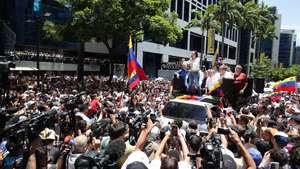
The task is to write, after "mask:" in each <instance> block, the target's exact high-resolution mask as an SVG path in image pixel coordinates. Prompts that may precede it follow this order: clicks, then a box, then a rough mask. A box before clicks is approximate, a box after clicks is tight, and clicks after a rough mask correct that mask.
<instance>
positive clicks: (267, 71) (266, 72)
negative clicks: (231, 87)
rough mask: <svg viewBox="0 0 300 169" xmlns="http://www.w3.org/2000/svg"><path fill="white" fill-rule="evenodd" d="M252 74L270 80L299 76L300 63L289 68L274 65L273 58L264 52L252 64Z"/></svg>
mask: <svg viewBox="0 0 300 169" xmlns="http://www.w3.org/2000/svg"><path fill="white" fill-rule="evenodd" d="M251 73H252V76H254V77H265V78H267V79H269V80H274V81H278V80H283V79H285V78H288V77H291V76H298V77H299V74H300V65H293V66H291V67H289V68H284V67H274V68H273V67H272V62H271V59H269V58H268V56H266V55H265V54H264V53H262V54H261V55H260V58H259V59H258V60H256V62H255V64H253V65H252V72H251Z"/></svg>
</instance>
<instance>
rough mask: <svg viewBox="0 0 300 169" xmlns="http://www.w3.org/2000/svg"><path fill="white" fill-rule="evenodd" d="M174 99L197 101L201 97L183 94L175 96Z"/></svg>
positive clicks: (201, 98)
mask: <svg viewBox="0 0 300 169" xmlns="http://www.w3.org/2000/svg"><path fill="white" fill-rule="evenodd" d="M176 99H181V100H198V101H201V100H203V97H199V96H190V95H183V96H178V97H176Z"/></svg>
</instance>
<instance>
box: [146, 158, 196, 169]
mask: <svg viewBox="0 0 300 169" xmlns="http://www.w3.org/2000/svg"><path fill="white" fill-rule="evenodd" d="M160 166H161V160H152V161H151V163H150V168H149V169H159V168H160ZM178 168H179V169H191V168H192V166H191V165H190V164H189V163H188V162H186V161H179V162H178Z"/></svg>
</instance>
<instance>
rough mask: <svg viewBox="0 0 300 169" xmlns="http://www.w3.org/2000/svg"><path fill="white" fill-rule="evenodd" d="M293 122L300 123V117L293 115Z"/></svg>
mask: <svg viewBox="0 0 300 169" xmlns="http://www.w3.org/2000/svg"><path fill="white" fill-rule="evenodd" d="M291 120H294V121H295V122H296V123H300V115H293V116H292V117H291Z"/></svg>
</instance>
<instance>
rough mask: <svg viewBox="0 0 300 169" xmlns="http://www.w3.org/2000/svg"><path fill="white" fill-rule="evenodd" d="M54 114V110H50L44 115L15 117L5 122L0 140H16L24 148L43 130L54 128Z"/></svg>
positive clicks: (0, 133)
mask: <svg viewBox="0 0 300 169" xmlns="http://www.w3.org/2000/svg"><path fill="white" fill-rule="evenodd" d="M56 113H57V112H56V111H55V110H51V111H49V112H45V113H35V114H31V115H30V116H28V117H24V116H23V117H21V116H15V117H13V118H11V119H10V120H9V121H7V124H6V126H5V128H3V129H2V130H1V132H0V138H10V137H15V138H18V139H19V141H20V142H21V143H22V144H23V145H24V147H25V148H26V147H28V146H29V144H30V142H31V141H32V140H33V139H34V138H36V137H38V135H39V133H40V132H41V131H42V130H43V129H45V128H47V127H48V128H53V127H54V126H53V125H54V117H55V114H56Z"/></svg>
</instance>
